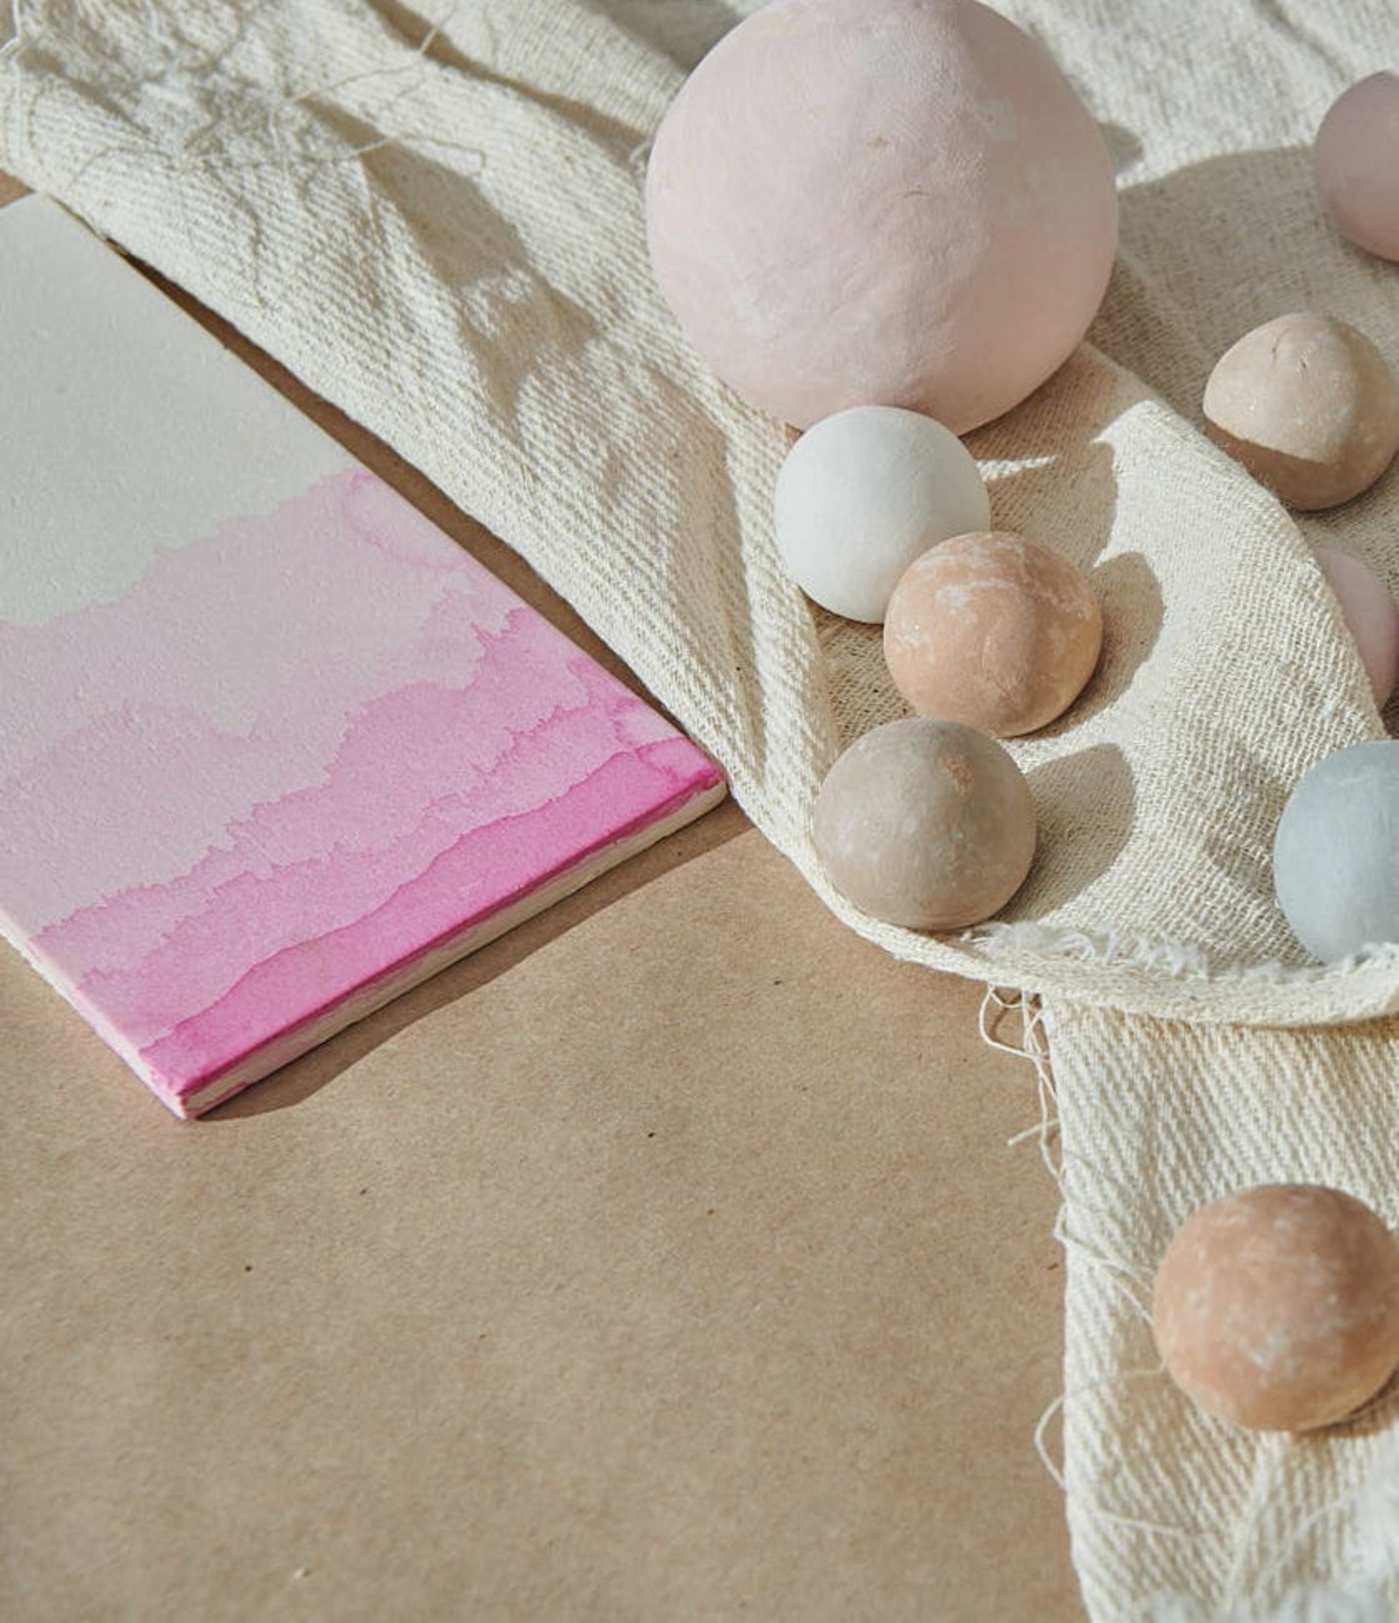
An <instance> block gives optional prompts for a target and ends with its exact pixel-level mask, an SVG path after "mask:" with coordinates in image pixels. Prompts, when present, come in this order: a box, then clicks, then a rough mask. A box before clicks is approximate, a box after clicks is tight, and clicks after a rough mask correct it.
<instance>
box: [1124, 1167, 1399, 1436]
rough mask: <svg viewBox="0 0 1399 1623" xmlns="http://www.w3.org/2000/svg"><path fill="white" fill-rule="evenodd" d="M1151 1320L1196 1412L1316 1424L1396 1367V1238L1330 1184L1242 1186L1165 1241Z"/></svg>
mask: <svg viewBox="0 0 1399 1623" xmlns="http://www.w3.org/2000/svg"><path fill="white" fill-rule="evenodd" d="M1152 1321H1153V1330H1154V1332H1155V1336H1156V1346H1157V1350H1158V1351H1159V1352H1160V1354H1161V1358H1162V1361H1163V1363H1164V1364H1165V1366H1166V1369H1167V1371H1168V1373H1169V1374H1170V1376H1171V1378H1172V1379H1173V1380H1174V1381H1175V1383H1176V1384H1177V1385H1178V1386H1179V1387H1181V1388H1182V1389H1183V1390H1184V1391H1185V1392H1187V1393H1188V1394H1189V1395H1190V1396H1191V1397H1192V1398H1193V1399H1194V1400H1195V1402H1196V1403H1198V1404H1199V1405H1200V1407H1201V1408H1202V1409H1206V1410H1208V1411H1209V1413H1210V1414H1214V1415H1218V1416H1220V1418H1221V1419H1224V1420H1230V1421H1232V1422H1233V1423H1234V1424H1235V1425H1237V1426H1247V1427H1249V1428H1251V1429H1253V1430H1257V1431H1311V1430H1313V1429H1314V1428H1315V1427H1317V1426H1326V1425H1330V1424H1331V1423H1332V1422H1333V1421H1337V1420H1342V1419H1344V1418H1345V1417H1346V1416H1347V1415H1349V1414H1352V1413H1354V1411H1355V1410H1356V1409H1358V1408H1359V1407H1360V1406H1361V1405H1362V1404H1363V1403H1365V1402H1367V1401H1368V1400H1369V1399H1370V1398H1372V1397H1373V1396H1374V1395H1375V1393H1376V1392H1378V1391H1379V1389H1380V1388H1381V1387H1382V1386H1383V1385H1384V1384H1385V1382H1386V1381H1387V1380H1388V1379H1389V1377H1390V1375H1391V1374H1392V1373H1393V1372H1394V1368H1395V1365H1396V1364H1399V1242H1396V1240H1395V1237H1394V1235H1393V1234H1391V1233H1390V1231H1389V1229H1388V1228H1386V1226H1385V1224H1384V1223H1383V1221H1382V1220H1381V1219H1380V1218H1379V1217H1378V1216H1377V1215H1376V1214H1375V1213H1374V1212H1372V1211H1371V1210H1370V1208H1369V1207H1368V1206H1366V1205H1364V1204H1363V1203H1362V1202H1360V1201H1358V1200H1356V1199H1354V1198H1353V1197H1352V1196H1350V1195H1346V1194H1342V1193H1341V1191H1340V1190H1339V1189H1324V1188H1322V1187H1320V1186H1319V1185H1316V1184H1261V1185H1259V1186H1258V1187H1257V1188H1253V1189H1244V1190H1241V1191H1239V1192H1238V1193H1237V1194H1233V1195H1229V1196H1227V1197H1226V1198H1225V1199H1223V1200H1216V1201H1213V1202H1212V1203H1211V1204H1210V1205H1208V1206H1202V1207H1201V1208H1200V1209H1199V1210H1198V1211H1197V1212H1195V1214H1194V1215H1193V1216H1192V1217H1190V1218H1189V1219H1188V1220H1187V1222H1186V1223H1185V1224H1184V1225H1183V1226H1182V1227H1181V1229H1180V1231H1179V1232H1178V1233H1177V1234H1176V1236H1175V1238H1174V1239H1173V1240H1172V1241H1171V1244H1170V1248H1169V1249H1168V1250H1167V1252H1166V1255H1165V1257H1164V1258H1163V1259H1162V1262H1161V1266H1160V1269H1159V1270H1158V1272H1157V1275H1156V1289H1155V1293H1154V1296H1153V1300H1152Z"/></svg>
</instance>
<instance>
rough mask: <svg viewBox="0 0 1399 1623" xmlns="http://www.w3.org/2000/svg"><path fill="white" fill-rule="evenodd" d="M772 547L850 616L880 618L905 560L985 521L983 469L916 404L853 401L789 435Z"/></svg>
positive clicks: (815, 591) (801, 579)
mask: <svg viewBox="0 0 1399 1623" xmlns="http://www.w3.org/2000/svg"><path fill="white" fill-rule="evenodd" d="M774 517H775V521H776V529H777V547H778V551H779V552H780V553H781V554H782V561H783V562H784V563H785V564H786V566H787V569H788V572H789V573H790V574H791V576H792V578H793V579H794V580H795V581H796V583H797V585H798V586H800V587H801V589H802V590H803V591H804V592H805V593H806V595H807V596H808V597H810V598H814V599H815V600H816V602H818V603H819V604H821V605H822V607H823V608H827V609H830V610H831V611H832V612H833V613H835V614H843V615H845V616H846V617H847V618H848V619H851V620H867V621H878V620H882V619H883V618H884V610H885V607H886V605H887V604H888V602H889V594H890V592H892V591H893V590H894V586H895V584H896V583H897V581H898V578H899V576H900V575H902V574H903V572H904V570H905V569H907V568H908V566H909V564H910V563H912V562H913V560H914V559H915V558H916V557H917V556H918V554H919V553H920V552H922V551H924V550H925V548H927V547H930V546H932V545H933V544H934V543H935V542H938V541H943V540H945V539H946V538H947V537H948V536H950V535H960V534H961V532H962V531H963V530H980V529H984V528H985V527H986V525H988V524H989V523H990V522H991V503H990V500H989V499H988V497H987V495H986V486H985V485H984V484H983V483H982V479H981V470H980V469H979V468H978V467H977V465H976V462H975V460H974V458H973V457H972V454H971V452H970V451H968V450H967V448H966V446H964V445H963V444H962V442H961V440H959V439H958V438H957V436H956V435H955V434H953V433H951V432H950V431H949V430H947V429H945V428H944V427H943V426H942V424H941V423H935V422H934V421H933V419H932V418H931V417H923V416H920V415H919V413H918V412H916V411H901V410H899V409H898V408H897V407H895V406H856V407H855V408H854V409H853V410H851V411H842V412H840V413H838V414H837V415H836V416H834V417H828V418H826V420H825V421H824V422H822V423H817V425H816V426H815V428H810V429H808V430H807V431H806V433H805V434H803V435H802V437H801V438H800V439H799V440H798V441H797V443H796V444H795V445H794V446H793V447H792V449H791V450H790V451H789V452H788V454H787V460H786V461H785V462H784V463H783V464H782V471H781V473H779V474H778V476H777V492H776V496H775V499H774Z"/></svg>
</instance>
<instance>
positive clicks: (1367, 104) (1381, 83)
mask: <svg viewBox="0 0 1399 1623" xmlns="http://www.w3.org/2000/svg"><path fill="white" fill-rule="evenodd" d="M1313 160H1314V162H1315V165H1316V185H1317V190H1318V191H1319V192H1320V193H1321V201H1322V203H1323V204H1324V205H1325V208H1326V212H1327V213H1328V214H1329V215H1330V216H1331V218H1332V219H1333V220H1334V221H1335V222H1336V227H1337V229H1338V230H1339V231H1340V233H1341V235H1342V236H1343V237H1349V238H1350V240H1351V241H1352V242H1353V243H1355V244H1356V246H1357V247H1360V248H1367V249H1368V250H1369V251H1370V252H1371V253H1372V254H1379V255H1380V257H1381V258H1382V259H1395V260H1399V73H1372V74H1371V75H1370V77H1369V78H1368V79H1362V80H1360V82H1359V83H1358V84H1353V85H1352V86H1351V87H1350V89H1349V90H1347V91H1346V93H1345V94H1344V95H1343V96H1341V97H1340V98H1339V99H1338V100H1337V101H1336V102H1334V103H1333V104H1332V107H1331V111H1330V112H1329V113H1327V115H1326V117H1325V118H1324V119H1323V120H1322V122H1321V128H1320V129H1319V130H1318V131H1317V136H1316V148H1315V151H1314V153H1313Z"/></svg>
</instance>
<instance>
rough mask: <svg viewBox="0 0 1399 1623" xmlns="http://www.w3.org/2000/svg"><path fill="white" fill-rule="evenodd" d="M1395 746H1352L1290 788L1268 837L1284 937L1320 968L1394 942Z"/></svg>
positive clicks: (1397, 936)
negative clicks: (1288, 933)
mask: <svg viewBox="0 0 1399 1623" xmlns="http://www.w3.org/2000/svg"><path fill="white" fill-rule="evenodd" d="M1397 818H1399V741H1396V740H1394V739H1389V738H1382V739H1376V740H1374V741H1373V742H1371V743H1368V744H1353V745H1351V747H1350V748H1349V749H1343V750H1338V751H1337V752H1336V753H1335V754H1334V755H1328V756H1327V757H1326V759H1325V760H1323V761H1320V762H1318V763H1317V765H1316V766H1314V767H1313V768H1312V769H1311V771H1310V772H1308V773H1307V775H1306V776H1305V777H1304V778H1303V779H1302V781H1301V782H1300V783H1299V784H1298V785H1297V787H1296V788H1295V789H1294V790H1293V791H1292V794H1291V796H1290V797H1289V799H1288V802H1287V805H1286V807H1285V808H1284V809H1283V814H1282V818H1281V820H1280V822H1279V823H1278V828H1277V834H1276V836H1275V838H1274V840H1273V884H1274V887H1275V889H1276V892H1277V899H1278V906H1279V907H1280V908H1281V909H1282V910H1283V913H1284V914H1285V915H1286V916H1287V922H1288V923H1289V924H1290V925H1291V926H1292V932H1293V934H1294V935H1295V936H1296V937H1297V939H1298V940H1299V941H1300V942H1301V943H1302V945H1303V946H1304V947H1305V948H1306V949H1307V951H1308V952H1310V953H1311V954H1312V955H1313V956H1314V957H1316V958H1320V959H1322V960H1323V961H1325V962H1328V963H1329V962H1331V961H1332V960H1334V959H1337V958H1345V957H1348V956H1349V955H1350V954H1351V953H1354V952H1359V950H1360V949H1361V948H1362V947H1366V946H1372V945H1378V944H1380V943H1382V942H1388V941H1399V861H1396V847H1395V827H1396V819H1397Z"/></svg>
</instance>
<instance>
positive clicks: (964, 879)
mask: <svg viewBox="0 0 1399 1623" xmlns="http://www.w3.org/2000/svg"><path fill="white" fill-rule="evenodd" d="M812 835H813V839H814V841H815V844H816V851H817V854H818V856H819V857H820V858H821V862H822V865H823V866H824V867H825V870H826V873H827V876H828V877H829V879H830V881H831V883H832V884H833V885H834V886H835V887H836V889H837V890H838V891H840V892H841V894H842V895H844V896H846V897H848V898H849V899H850V900H851V901H852V902H854V904H855V905H856V907H858V908H861V909H862V910H863V911H864V912H866V913H870V914H873V916H874V917H875V918H877V919H883V920H884V922H885V923H886V924H902V925H906V926H907V927H908V928H909V929H912V930H956V929H961V928H963V927H965V926H966V925H969V924H978V923H980V921H981V920H982V919H986V918H990V916H991V915H992V914H993V913H995V912H996V911H997V910H998V909H1000V908H1002V907H1004V906H1005V904H1006V903H1007V902H1008V901H1009V900H1010V898H1011V897H1012V896H1013V895H1014V894H1015V892H1016V891H1017V890H1019V889H1020V886H1021V885H1022V884H1023V883H1024V880H1025V875H1026V874H1027V873H1029V871H1030V863H1031V862H1032V861H1033V859H1034V855H1035V807H1034V801H1033V800H1032V799H1031V797H1030V786H1029V785H1028V784H1027V783H1026V782H1025V778H1024V776H1023V774H1022V773H1021V771H1020V768H1019V767H1018V766H1016V764H1015V762H1014V761H1012V760H1011V758H1010V756H1009V755H1008V754H1007V753H1006V751H1005V750H1004V749H1002V748H1001V746H1000V745H999V744H998V743H997V742H996V741H995V739H993V738H987V737H986V736H985V734H984V733H978V732H976V731H974V730H973V729H972V728H970V727H963V726H960V725H959V724H958V723H957V722H952V721H928V720H924V719H923V718H921V717H914V718H912V719H910V720H907V721H890V722H886V723H885V724H884V726H882V727H876V728H874V730H873V731H872V732H868V733H866V734H865V735H864V736H863V737H862V738H859V739H857V740H856V741H855V743H853V744H852V745H851V746H850V748H849V749H848V750H846V751H845V753H844V754H843V755H842V756H841V757H840V759H839V760H838V761H837V762H836V764H835V765H834V766H833V767H832V768H831V770H830V771H829V772H828V773H827V774H826V781H825V782H824V783H823V784H822V785H821V790H820V793H819V794H818V795H817V797H816V808H815V814H814V818H813V824H812Z"/></svg>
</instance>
